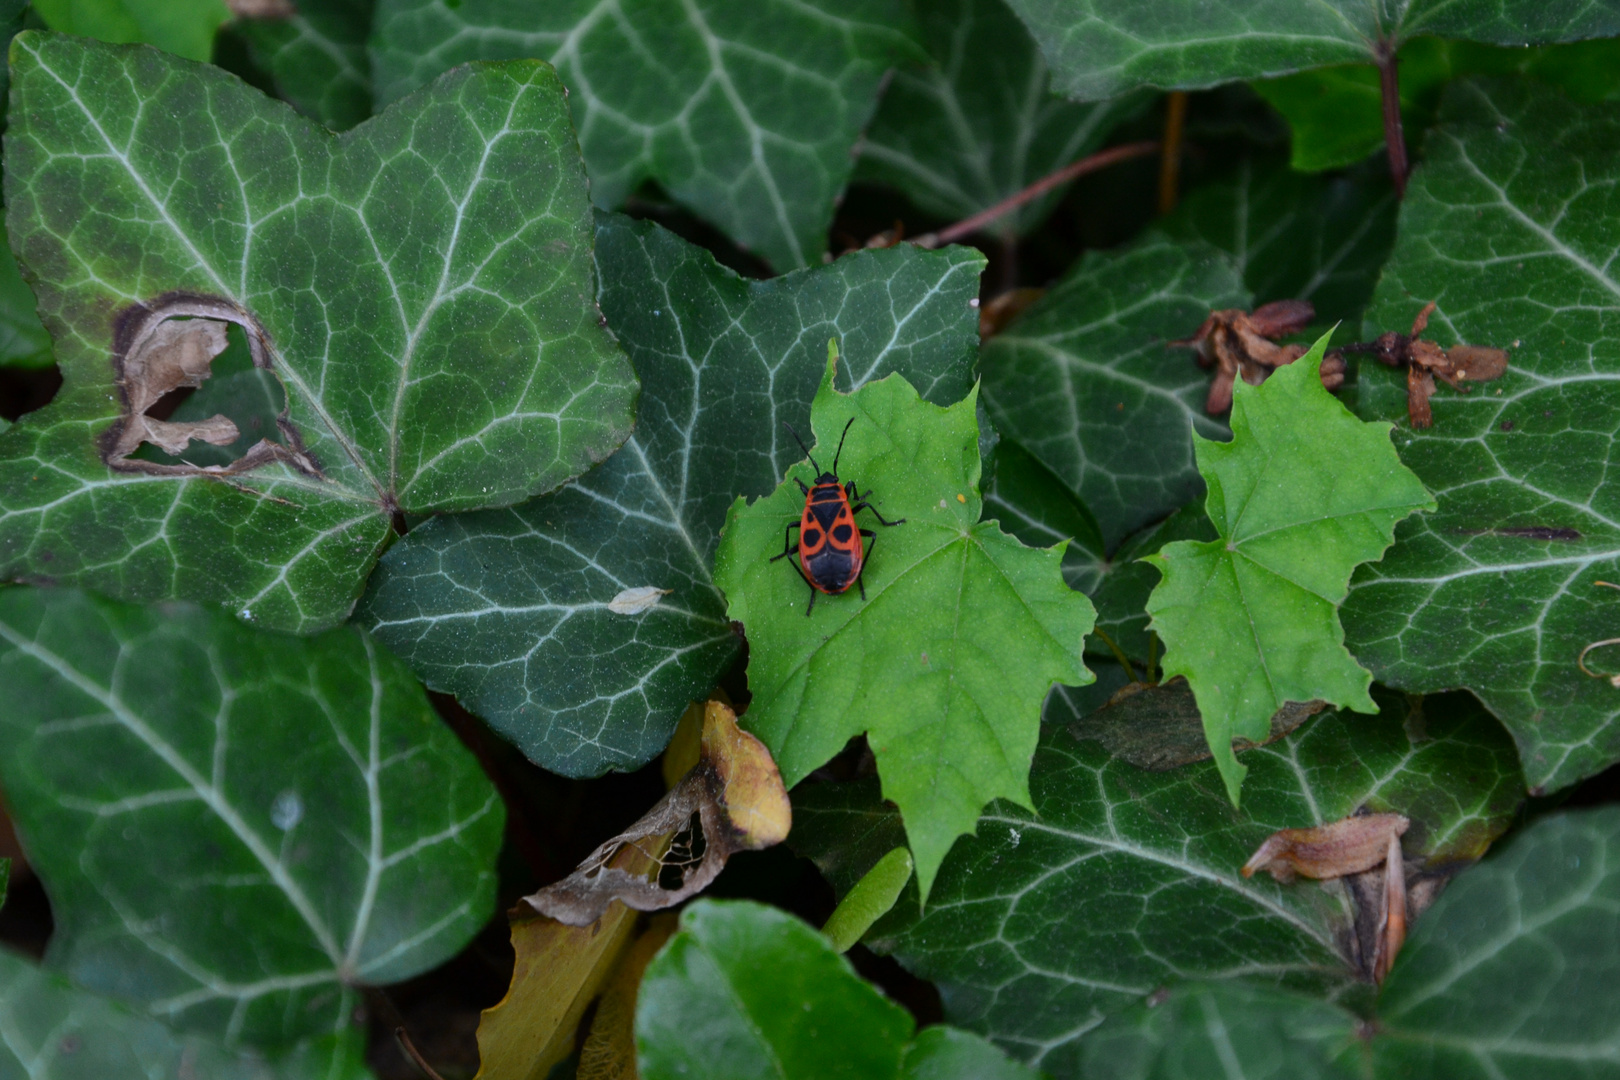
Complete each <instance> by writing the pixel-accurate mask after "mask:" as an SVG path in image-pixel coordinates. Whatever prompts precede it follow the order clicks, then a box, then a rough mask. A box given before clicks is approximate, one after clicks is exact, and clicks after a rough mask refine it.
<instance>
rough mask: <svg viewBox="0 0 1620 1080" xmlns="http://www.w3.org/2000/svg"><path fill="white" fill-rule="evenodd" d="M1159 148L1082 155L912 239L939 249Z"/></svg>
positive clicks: (1145, 145) (1137, 146) (1147, 145)
mask: <svg viewBox="0 0 1620 1080" xmlns="http://www.w3.org/2000/svg"><path fill="white" fill-rule="evenodd" d="M1158 149H1159V144H1158V143H1156V142H1136V143H1127V144H1125V145H1124V146H1115V147H1111V148H1109V149H1107V150H1101V151H1098V152H1097V153H1095V154H1092V155H1091V156H1090V157H1083V158H1081V159H1080V160H1079V161H1076V162H1073V163H1071V164H1068V165H1065V166H1064V167H1063V168H1061V169H1059V170H1058V171H1057V172H1055V173H1052V174H1051V175H1049V176H1044V177H1042V178H1041V179H1039V180H1037V181H1035V182H1034V183H1033V184H1031V185H1029V187H1027V188H1025V189H1024V190H1023V191H1020V192H1018V193H1017V194H1015V195H1009V196H1007V197H1006V198H1005V199H1002V200H1001V201H1000V202H998V203H996V205H994V206H992V207H990V209H988V210H980V211H979V212H978V213H977V214H974V215H973V216H972V217H970V218H964V219H963V220H961V221H958V222H957V223H956V224H955V225H948V226H946V227H945V228H943V229H941V230H939V231H938V232H931V233H925V234H923V235H922V236H919V237H917V239H915V240H913V241H912V243H914V244H916V245H917V246H918V247H923V248H937V247H942V246H944V245H945V244H951V243H955V242H956V241H957V240H960V239H961V238H962V237H964V236H968V235H970V234H972V233H976V232H978V231H979V230H980V229H982V228H984V227H985V226H986V225H988V224H990V222H992V221H994V220H996V219H997V218H998V217H1001V216H1002V215H1003V214H1007V213H1011V212H1012V211H1014V210H1016V209H1018V208H1019V207H1020V206H1023V205H1024V204H1025V203H1027V202H1031V201H1032V200H1035V199H1038V198H1040V197H1041V196H1042V195H1045V194H1046V193H1047V192H1048V191H1051V190H1052V189H1053V188H1055V187H1058V186H1060V185H1062V184H1067V183H1068V182H1069V181H1070V180H1074V179H1076V178H1078V177H1081V176H1084V175H1086V174H1087V173H1092V172H1096V171H1097V170H1098V169H1105V168H1107V167H1108V166H1110V165H1114V164H1117V163H1118V162H1121V161H1129V160H1131V159H1132V158H1139V157H1146V156H1147V155H1148V154H1151V153H1153V152H1155V151H1156V150H1158Z"/></svg>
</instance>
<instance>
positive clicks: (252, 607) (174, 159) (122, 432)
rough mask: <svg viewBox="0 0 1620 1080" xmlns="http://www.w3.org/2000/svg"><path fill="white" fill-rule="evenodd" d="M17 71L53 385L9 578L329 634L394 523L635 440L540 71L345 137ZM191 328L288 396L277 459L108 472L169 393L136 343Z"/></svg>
mask: <svg viewBox="0 0 1620 1080" xmlns="http://www.w3.org/2000/svg"><path fill="white" fill-rule="evenodd" d="M12 59H13V65H14V69H13V75H14V78H15V85H14V87H13V92H14V94H15V95H16V97H17V101H18V103H19V109H18V111H17V113H16V115H14V116H13V118H12V119H13V123H12V126H11V130H10V132H9V133H8V135H7V142H6V201H7V210H8V214H9V218H8V221H9V224H10V227H11V234H12V235H11V239H12V244H13V246H14V248H15V249H16V250H17V251H18V252H19V255H20V258H21V260H22V262H23V265H24V268H25V271H26V273H27V275H28V276H29V280H30V282H31V284H32V285H33V287H34V290H35V292H36V293H37V295H38V296H39V297H40V306H41V310H42V312H43V313H44V315H45V319H46V323H47V325H48V327H49V328H50V330H51V334H52V337H53V338H54V340H55V344H56V354H57V357H58V359H59V360H60V361H61V363H62V367H63V373H64V376H65V379H66V382H65V384H64V386H63V388H62V390H61V392H60V393H59V394H58V396H57V398H56V400H55V401H53V402H52V403H51V404H50V405H49V406H47V407H46V408H45V409H42V410H40V411H39V412H37V413H34V414H31V415H30V416H29V417H28V419H27V420H26V421H24V422H23V423H21V424H19V425H17V426H16V427H14V428H12V429H11V430H10V431H9V432H7V433H6V436H5V438H4V441H3V442H0V458H3V459H4V460H3V461H0V577H7V578H15V577H24V576H26V577H30V578H40V577H44V578H50V579H54V580H58V581H63V582H68V583H74V584H80V585H84V586H87V587H93V588H97V589H100V590H102V591H105V592H110V593H113V594H115V595H120V596H123V597H126V598H131V599H156V598H164V597H175V596H180V597H185V598H189V599H197V600H205V601H209V602H213V603H218V604H224V605H228V606H230V607H231V608H232V609H233V610H236V611H239V612H241V613H242V614H243V615H244V616H245V617H250V618H254V619H257V620H260V621H262V622H264V623H265V624H267V625H270V626H274V627H278V628H285V629H295V630H310V629H315V628H319V627H321V626H326V625H330V624H332V623H334V622H336V621H338V620H340V619H342V618H343V617H344V616H345V615H346V614H347V613H348V610H349V608H350V606H351V605H352V603H353V600H354V598H355V597H356V596H357V595H358V593H359V591H360V587H361V584H362V582H363V581H364V580H365V576H366V574H367V572H368V571H369V570H370V568H371V564H372V561H373V560H374V559H375V557H376V555H377V553H378V550H379V548H380V547H381V546H382V545H383V544H384V542H385V538H386V536H387V534H388V531H389V524H390V519H391V518H392V517H393V515H394V514H396V513H406V514H421V513H431V512H435V511H441V510H465V509H473V508H477V507H481V506H491V505H504V504H509V503H512V502H516V501H518V500H521V499H524V498H527V497H528V496H530V495H533V494H536V493H538V492H541V491H546V490H549V489H551V488H554V487H556V486H557V485H558V484H560V483H562V482H563V481H564V480H567V479H568V478H569V477H571V476H574V475H577V474H578V473H580V472H583V471H584V470H585V469H586V468H588V467H589V466H590V465H591V464H592V463H594V462H596V461H599V460H601V459H602V458H603V457H605V456H606V455H607V454H608V453H609V452H610V451H611V450H612V449H613V448H614V447H616V446H617V445H618V444H619V443H620V442H621V441H623V439H624V436H625V434H626V433H627V432H628V430H629V426H630V418H631V408H632V405H633V402H634V396H635V376H634V373H633V372H632V371H631V369H630V365H629V363H628V361H627V360H626V359H625V357H624V355H623V353H622V352H621V351H620V350H619V349H618V347H617V346H616V345H615V344H614V343H613V340H612V337H611V335H610V334H609V333H608V332H607V331H606V330H605V329H604V328H603V327H601V326H600V325H599V320H600V313H599V312H598V310H597V307H596V302H595V296H594V293H595V271H594V267H593V263H592V259H591V247H592V218H591V209H590V206H589V203H588V201H587V198H586V192H585V176H584V172H583V169H582V167H581V165H580V161H579V156H578V151H577V149H576V147H575V145H574V141H573V133H572V130H571V128H570V126H569V122H568V116H567V109H566V105H565V103H564V101H563V94H562V87H561V85H560V84H559V83H558V81H557V78H556V75H555V73H554V72H552V70H551V69H550V68H548V67H547V66H546V65H544V64H541V63H538V62H513V63H506V64H488V65H475V66H469V67H464V68H461V69H459V70H458V71H456V72H455V73H453V74H451V75H447V76H446V77H445V78H444V79H443V80H442V81H440V82H438V83H436V84H434V86H433V87H431V88H429V89H427V90H424V91H423V92H421V93H420V94H418V95H416V96H414V97H412V98H411V99H410V100H408V101H404V102H401V103H400V104H398V105H397V106H395V107H394V108H393V109H390V110H389V111H388V112H387V113H386V114H385V115H383V116H379V117H377V118H376V119H374V120H372V121H371V122H369V123H367V124H364V125H362V126H361V127H359V128H356V129H355V130H354V131H352V132H349V133H347V134H345V135H343V136H341V137H336V136H333V135H331V134H330V133H328V132H327V131H325V130H324V129H322V128H320V127H318V126H317V125H315V124H313V123H311V122H310V121H307V120H305V119H303V118H302V117H299V116H297V115H295V114H294V113H293V112H292V111H291V110H290V109H288V108H287V107H286V106H284V105H282V104H280V103H277V102H273V101H270V100H268V99H266V98H265V97H263V96H262V95H261V94H259V93H257V92H256V91H254V90H251V89H249V88H248V87H246V86H244V85H243V84H242V83H240V82H239V81H237V80H236V79H235V78H233V77H231V76H229V75H227V74H225V73H224V72H223V71H220V70H219V69H218V68H213V67H208V66H199V65H194V64H190V63H187V62H186V61H182V60H178V59H176V58H174V57H171V56H169V55H167V54H165V53H160V52H157V51H156V50H153V49H149V48H144V47H131V46H112V45H103V44H100V43H96V42H88V41H83V40H80V39H76V38H70V37H67V36H64V35H56V34H43V33H38V32H33V31H29V32H25V33H24V34H21V35H19V36H18V38H17V39H16V42H15V44H14V46H13V50H12ZM198 315H206V316H207V317H208V318H210V319H212V320H215V321H216V322H219V323H226V324H230V323H234V324H237V325H240V326H242V327H244V328H245V329H246V330H247V331H248V332H249V333H248V336H249V339H250V343H253V344H255V347H256V348H257V349H258V350H259V351H258V353H257V355H256V356H255V364H256V365H257V366H259V367H262V368H266V369H268V370H269V371H270V372H271V373H272V374H273V375H274V376H275V377H276V378H277V379H278V380H279V381H280V382H281V384H282V386H283V387H284V389H285V391H286V395H287V410H288V412H287V415H286V416H285V417H284V418H283V420H282V421H280V422H278V427H279V429H280V430H279V431H278V432H277V433H276V440H275V442H274V443H263V444H260V449H261V450H263V451H264V453H263V454H262V456H261V457H259V458H257V459H255V458H253V457H249V458H248V459H243V460H242V461H241V463H240V464H239V465H237V466H233V467H232V469H227V470H225V471H223V472H219V471H215V472H206V471H204V470H202V469H201V468H200V467H191V466H184V465H180V466H157V465H153V464H148V463H145V462H142V461H140V460H138V459H137V460H131V459H129V458H128V457H124V456H121V455H120V453H119V452H118V445H117V444H118V441H119V439H120V438H121V437H125V436H126V435H127V434H128V433H129V432H132V431H133V432H136V433H139V432H140V431H141V430H142V428H141V427H140V426H132V425H138V424H140V423H142V422H143V421H141V420H140V418H138V417H131V416H127V415H124V414H125V411H126V409H132V408H134V407H135V406H132V405H126V402H132V401H134V400H135V399H136V398H137V397H138V396H140V395H141V394H144V393H146V392H147V391H145V390H144V389H143V387H146V386H147V385H149V384H150V385H152V386H153V388H154V389H158V388H163V389H166V388H167V384H164V383H159V382H157V380H156V379H155V377H151V378H143V377H142V376H141V375H140V374H139V372H140V371H141V370H143V369H144V370H146V371H147V372H151V371H154V370H157V371H159V372H161V370H162V364H161V363H160V361H163V360H165V359H166V360H168V361H169V362H173V360H174V356H173V355H171V353H173V354H179V355H181V356H183V355H185V354H184V353H183V352H181V350H179V349H178V348H173V349H171V350H170V351H169V352H164V351H163V350H160V349H158V348H157V346H156V345H153V346H152V348H151V349H150V350H148V351H146V352H143V351H142V350H145V349H146V348H147V343H153V342H157V341H160V340H162V337H161V335H162V333H166V332H167V331H169V330H180V329H182V328H184V327H186V326H188V325H189V324H187V323H178V322H174V321H173V318H172V317H179V316H188V317H190V316H198ZM206 326H207V324H203V327H200V328H198V329H201V328H206ZM126 354H127V355H126ZM115 370H118V371H122V373H123V377H122V378H121V379H120V380H117V381H115V379H114V374H115ZM146 427H148V428H149V427H150V424H149V423H148V424H146ZM182 456H183V455H182ZM233 470H234V471H233Z"/></svg>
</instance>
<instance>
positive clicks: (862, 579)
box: [855, 529, 877, 601]
mask: <svg viewBox="0 0 1620 1080" xmlns="http://www.w3.org/2000/svg"><path fill="white" fill-rule="evenodd" d="M861 535H862V536H865V537H868V538H870V539H871V541H872V543H871V544H870V545H869V546H868V547H867V549H866V554H865V555H863V556H862V557H861V572H860V573H858V574H856V575H855V584H857V585H859V586H860V587H861V599H862V600H863V601H864V600H865V599H866V560H867V559H870V558H871V557H872V548H875V547H877V533H875V532H873V531H872V530H871V529H862V530H861Z"/></svg>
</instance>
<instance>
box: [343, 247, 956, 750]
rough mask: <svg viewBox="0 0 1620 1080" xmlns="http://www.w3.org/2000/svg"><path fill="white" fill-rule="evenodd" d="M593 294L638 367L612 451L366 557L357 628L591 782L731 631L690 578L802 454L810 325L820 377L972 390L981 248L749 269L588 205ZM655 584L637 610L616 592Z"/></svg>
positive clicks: (706, 676) (696, 678)
mask: <svg viewBox="0 0 1620 1080" xmlns="http://www.w3.org/2000/svg"><path fill="white" fill-rule="evenodd" d="M597 262H598V267H599V270H600V273H601V275H602V292H601V304H602V309H603V311H604V312H606V313H607V316H608V318H609V320H610V321H611V323H612V325H613V327H614V330H615V332H616V333H617V335H618V338H619V341H620V343H621V344H623V345H624V347H625V348H626V349H627V350H628V351H629V353H630V356H631V359H632V361H633V362H634V364H635V366H636V371H637V373H638V375H639V376H640V377H641V380H642V387H643V390H642V399H641V410H640V411H641V415H640V420H639V423H638V425H637V429H636V433H635V434H634V435H633V436H631V438H630V440H629V442H627V443H626V444H625V447H624V449H623V450H621V451H620V452H619V453H617V454H615V455H614V456H613V457H612V458H610V459H609V460H608V461H607V462H606V463H604V464H603V465H601V466H599V467H598V468H597V469H596V470H594V471H593V472H591V473H588V474H587V475H586V476H584V477H582V478H581V479H580V480H578V481H576V482H575V483H573V484H571V485H569V486H568V487H566V488H564V489H563V490H562V491H560V492H558V493H557V494H556V495H552V496H547V497H545V498H543V499H538V500H535V501H532V502H529V503H526V504H524V505H522V506H518V507H514V508H512V509H511V510H501V511H488V512H484V513H479V514H464V515H456V516H454V517H445V518H440V519H438V520H436V521H433V522H430V523H428V524H426V525H423V526H420V527H419V528H417V529H415V530H413V531H412V532H411V533H410V534H409V535H408V536H407V537H406V538H405V539H404V540H403V541H401V542H400V543H399V544H397V545H396V546H395V547H394V548H393V549H392V550H391V551H390V552H389V553H388V554H387V555H386V556H385V557H384V559H383V561H382V564H381V566H380V567H379V568H378V570H377V573H376V574H375V575H374V578H373V582H372V586H371V590H370V592H369V593H368V595H367V598H366V600H365V603H364V606H363V607H362V609H361V613H360V619H361V621H362V622H363V623H364V624H366V625H367V626H370V627H372V628H373V629H374V630H375V632H376V633H377V635H378V636H379V637H381V638H382V639H383V640H384V641H386V642H387V643H388V644H389V645H390V646H392V647H393V648H394V649H396V650H398V651H399V652H400V653H401V655H403V656H404V657H405V658H406V660H407V661H408V662H409V663H410V664H411V665H412V666H413V667H414V668H415V669H416V671H417V672H418V673H420V674H421V676H422V677H423V678H424V679H425V680H427V682H428V684H429V685H430V686H433V687H435V688H438V689H442V690H447V691H450V692H452V693H454V694H456V695H457V696H458V697H459V698H460V700H461V701H462V702H463V703H464V704H465V705H466V706H467V707H468V708H470V709H472V710H474V711H475V712H477V713H479V714H480V715H482V716H484V717H485V718H487V719H488V720H489V721H490V722H491V723H492V724H493V725H494V726H495V728H496V729H497V730H498V731H500V732H501V733H502V734H504V735H505V736H506V737H507V738H509V739H511V740H512V741H513V742H514V743H516V744H517V745H518V746H520V747H521V748H522V749H523V751H524V752H525V753H526V754H528V755H529V756H530V757H531V758H532V759H533V760H535V761H537V762H540V763H541V764H543V765H544V766H545V767H546V768H548V769H552V770H554V771H558V772H563V773H566V774H569V775H574V776H590V775H595V774H596V773H600V772H602V771H604V770H606V769H609V768H623V769H628V768H634V767H636V766H638V765H641V764H642V763H644V762H646V761H648V760H649V759H650V758H652V757H653V756H654V755H655V754H657V753H658V752H659V751H660V750H662V749H663V748H664V744H665V743H666V742H668V741H669V736H670V732H671V731H673V730H674V727H675V722H676V720H678V719H679V717H680V715H681V711H682V710H683V709H685V707H686V705H687V702H688V701H690V700H692V699H694V698H700V697H702V696H703V695H705V694H707V693H708V692H709V690H710V689H711V688H712V687H713V685H714V683H715V680H716V679H718V678H719V677H720V676H721V675H722V674H724V673H725V670H726V668H727V667H728V666H730V664H731V662H732V661H733V659H734V658H735V657H736V654H737V649H738V647H739V643H738V640H737V637H736V635H735V634H734V633H733V632H732V630H731V624H730V622H729V620H728V619H727V618H726V614H725V601H724V599H723V598H722V597H721V595H720V592H719V590H718V589H717V588H716V587H715V585H714V582H713V579H712V578H711V576H710V565H711V563H712V560H713V558H714V551H715V545H716V543H717V540H718V537H719V532H720V526H721V525H722V524H723V523H724V521H725V515H726V509H727V507H728V506H729V505H730V504H731V501H732V500H733V499H734V498H736V497H737V495H738V493H744V494H749V495H762V494H765V493H766V492H769V491H770V490H771V489H772V488H774V487H775V486H776V482H777V480H778V479H779V478H780V477H781V475H782V473H783V472H784V471H785V470H786V469H787V467H788V465H790V464H791V463H793V462H795V461H798V460H799V459H800V458H801V456H802V454H803V452H802V451H801V450H800V449H799V447H798V444H797V443H795V442H794V441H793V436H792V435H791V434H789V433H788V430H787V429H786V428H785V427H783V421H786V422H788V423H791V424H793V425H794V426H795V427H796V428H798V430H799V431H801V432H804V433H805V434H806V435H808V433H809V416H810V399H811V398H812V397H813V396H814V394H815V390H816V384H817V381H818V380H819V378H820V376H821V373H822V371H823V369H824V367H825V356H826V348H827V340H828V338H837V339H839V340H840V341H842V342H843V345H844V348H845V350H846V352H847V353H848V355H849V357H850V362H849V363H847V364H845V365H843V370H842V371H840V373H839V385H840V386H843V387H847V388H851V389H853V388H855V387H858V386H861V385H863V384H865V383H866V382H867V381H869V380H871V379H874V378H879V377H881V376H884V375H887V374H889V373H891V372H900V373H902V374H904V375H905V376H906V377H907V378H908V379H910V380H914V381H915V382H916V383H917V384H918V385H919V386H922V387H924V388H925V391H924V392H925V394H926V395H927V397H928V398H929V399H930V400H932V401H937V402H942V403H943V402H949V401H955V400H957V399H958V398H960V397H961V396H962V395H963V394H965V393H967V391H968V389H969V388H970V387H971V385H972V369H973V359H974V350H975V347H976V345H977V343H978V331H977V326H978V323H977V313H976V311H975V310H974V308H973V306H972V301H973V300H974V298H975V297H976V296H977V293H978V277H979V270H980V268H981V267H982V266H983V265H984V260H983V258H982V257H980V256H979V255H978V254H977V253H976V252H974V251H972V250H970V249H967V248H960V247H952V248H947V249H945V250H944V251H941V252H924V251H921V250H919V249H917V248H914V247H909V246H905V247H898V248H893V249H890V250H887V251H864V252H859V253H856V254H853V255H848V256H846V257H844V258H842V259H839V260H838V261H837V262H835V263H833V264H832V265H831V266H826V267H818V268H816V269H813V270H803V271H798V272H796V273H792V274H787V275H784V276H782V277H779V278H775V279H773V280H770V281H748V280H745V279H743V278H740V277H738V276H737V275H736V274H734V273H732V272H731V271H729V270H726V269H724V268H723V267H721V266H719V265H718V264H717V263H716V262H715V261H714V258H713V257H712V256H711V255H709V254H708V253H707V252H706V251H704V250H702V249H701V248H698V247H694V246H693V245H691V244H688V243H686V242H685V241H683V240H681V239H679V238H678V237H676V236H675V235H674V234H672V233H670V232H668V231H667V230H665V229H663V228H660V227H659V226H657V225H653V224H650V223H646V222H636V221H631V220H630V219H628V218H623V217H618V216H616V215H613V216H604V217H603V218H602V219H601V226H600V228H599V230H598V233H597ZM648 587H650V588H654V589H660V590H663V589H668V590H671V591H670V592H669V594H668V595H665V596H662V597H660V598H657V599H656V602H655V603H653V604H652V606H650V607H647V608H645V609H644V610H640V611H615V610H613V608H612V607H610V605H611V604H612V603H613V602H614V600H615V598H616V597H618V596H620V595H621V594H623V593H625V592H626V591H627V590H633V589H639V588H648Z"/></svg>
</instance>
